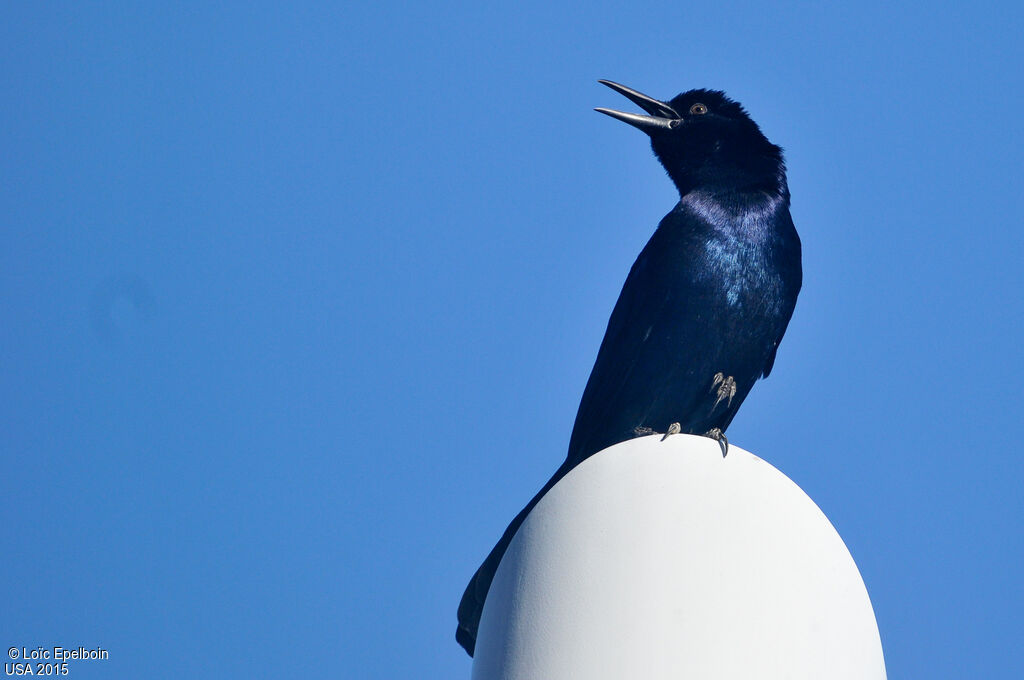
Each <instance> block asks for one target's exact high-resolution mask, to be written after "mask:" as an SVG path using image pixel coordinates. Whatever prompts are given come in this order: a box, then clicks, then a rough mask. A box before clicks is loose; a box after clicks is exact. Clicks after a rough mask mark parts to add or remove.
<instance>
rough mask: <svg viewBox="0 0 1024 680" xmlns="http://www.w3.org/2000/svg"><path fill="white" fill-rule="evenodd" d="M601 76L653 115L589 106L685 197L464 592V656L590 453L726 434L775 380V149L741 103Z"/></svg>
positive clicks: (786, 270) (784, 315) (788, 305)
mask: <svg viewBox="0 0 1024 680" xmlns="http://www.w3.org/2000/svg"><path fill="white" fill-rule="evenodd" d="M602 82H604V83H605V84H606V85H608V86H609V87H612V89H615V90H617V91H618V92H621V93H622V94H624V95H625V96H627V97H629V98H630V99H631V100H632V101H634V102H636V103H637V104H638V105H639V106H640V107H641V108H643V109H644V110H645V111H646V112H647V113H648V114H650V115H649V116H640V115H636V114H625V113H621V112H618V111H610V110H607V109H598V110H599V111H601V112H602V113H606V114H608V115H610V116H612V117H614V118H618V119H620V120H623V121H625V122H627V123H630V124H631V125H634V126H635V127H638V128H640V129H641V130H643V131H644V132H646V133H647V134H649V135H650V137H651V146H652V148H653V149H654V152H655V155H657V157H658V159H659V160H660V161H661V163H662V165H663V166H664V167H665V170H666V171H667V172H668V174H669V177H670V178H671V179H672V181H673V183H674V184H675V185H676V188H677V189H678V190H679V196H680V200H679V203H678V204H677V205H676V206H675V208H674V209H673V210H672V211H671V212H670V213H669V214H668V215H666V216H665V217H664V219H662V221H661V223H660V224H659V225H658V228H657V229H656V230H655V232H654V235H653V236H651V239H650V240H649V241H648V243H647V245H646V246H645V247H644V249H643V250H642V251H641V253H640V255H639V257H637V260H636V262H635V263H634V264H633V268H632V269H631V270H630V272H629V276H628V277H627V278H626V283H625V285H624V286H623V288H622V293H621V294H620V295H619V299H618V302H617V303H616V304H615V308H614V310H613V311H612V315H611V318H610V320H609V321H608V329H607V330H606V331H605V336H604V340H603V341H602V343H601V348H600V350H598V355H597V361H596V362H595V363H594V369H593V371H592V372H591V375H590V380H589V381H588V382H587V386H586V389H585V390H584V392H583V398H582V400H581V401H580V407H579V411H578V413H577V415H576V424H575V426H574V428H573V433H572V437H571V440H570V443H569V452H568V455H567V456H566V460H565V462H564V463H562V465H561V466H560V467H559V469H558V470H557V471H556V472H555V474H554V475H553V476H552V478H551V480H549V481H548V483H547V484H546V485H545V486H544V488H543V489H542V490H541V491H540V493H538V494H537V495H536V496H535V497H534V499H533V500H532V501H530V503H529V504H528V505H527V506H526V508H524V509H523V511H522V512H520V513H519V515H518V516H517V517H516V518H515V519H514V520H513V521H512V523H511V524H510V525H509V527H508V529H506V531H505V534H504V536H502V539H501V540H500V541H499V542H498V544H497V545H496V546H495V547H494V549H493V550H492V551H491V554H490V555H489V556H488V557H487V559H486V560H485V561H484V563H483V565H482V566H481V567H480V569H479V570H477V573H476V575H475V576H474V577H473V580H472V581H471V582H470V584H469V586H468V587H467V588H466V592H465V594H464V595H463V598H462V602H461V603H460V605H459V628H458V630H457V633H456V638H457V639H458V641H459V643H460V644H461V645H462V646H463V647H465V649H466V651H467V652H469V653H470V655H472V654H473V649H474V645H475V643H476V630H477V625H478V624H479V619H480V612H481V610H482V608H483V603H484V600H485V599H486V596H487V591H488V589H489V587H490V583H491V579H492V578H493V576H494V571H495V570H496V569H497V566H498V562H499V561H500V560H501V557H502V555H503V554H504V552H505V548H506V547H507V546H508V543H509V541H511V539H512V537H513V536H514V534H515V532H516V529H518V527H519V525H520V524H521V523H522V521H523V520H524V519H525V517H526V515H527V514H528V513H529V511H530V510H531V509H532V508H533V506H534V504H536V502H537V501H538V500H540V498H541V497H542V496H543V495H544V494H545V493H546V492H547V490H548V489H550V488H551V487H552V486H553V485H554V484H555V483H556V482H558V480H560V479H561V478H562V477H563V476H564V475H565V474H566V473H567V472H569V470H571V469H572V468H573V467H575V466H576V465H578V464H579V463H580V462H581V461H583V460H585V459H586V458H587V457H588V456H591V455H593V454H594V453H597V452H598V451H601V450H602V449H605V448H607V447H609V446H611V445H613V444H616V443H618V442H621V441H624V440H626V439H629V438H631V437H633V436H636V435H637V434H647V433H652V432H669V433H671V432H685V433H690V434H700V435H709V436H714V437H715V438H716V439H724V434H723V433H724V432H725V430H726V428H727V427H728V426H729V423H730V422H732V419H733V417H734V416H735V415H736V411H737V410H738V409H739V407H740V404H742V403H743V400H744V399H745V398H746V396H747V394H748V393H749V392H750V389H751V388H752V387H753V385H754V383H755V382H756V381H757V379H758V378H760V377H767V376H768V374H769V373H770V372H771V370H772V366H773V365H774V362H775V354H776V351H777V349H778V345H779V342H780V341H781V340H782V335H783V333H785V331H786V326H787V325H788V323H789V319H790V317H791V316H792V314H793V308H794V306H795V305H796V299H797V294H798V293H799V292H800V285H801V266H800V239H799V237H798V236H797V233H796V229H795V228H794V226H793V221H792V219H791V218H790V215H789V188H788V186H787V184H786V168H785V164H784V162H783V158H782V150H781V149H780V148H779V147H777V146H775V145H774V144H772V143H771V142H769V141H768V139H767V138H765V136H764V135H763V134H762V133H761V130H760V129H759V128H758V126H757V124H756V123H754V121H753V120H751V119H750V117H749V116H748V115H747V113H746V111H745V110H744V109H743V107H742V106H740V105H739V104H737V103H736V102H734V101H732V100H730V99H729V98H728V97H726V96H725V95H724V94H723V93H721V92H718V91H714V90H691V91H689V92H686V93H683V94H681V95H679V96H677V97H675V98H674V99H672V100H671V101H669V102H660V101H657V100H654V99H651V98H649V97H647V96H646V95H643V94H641V93H639V92H636V91H635V90H630V89H629V88H626V87H623V86H621V85H618V84H615V83H609V82H605V81H602ZM724 450H725V449H724V448H723V451H724Z"/></svg>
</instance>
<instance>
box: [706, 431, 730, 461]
mask: <svg viewBox="0 0 1024 680" xmlns="http://www.w3.org/2000/svg"><path fill="white" fill-rule="evenodd" d="M704 436H705V437H708V438H710V439H714V440H715V441H717V442H718V445H719V446H720V447H722V458H725V457H726V456H727V455H728V454H729V440H728V439H727V438H726V436H725V433H724V432H722V431H721V430H720V429H719V428H717V427H714V428H711V429H710V430H708V431H707V432H705V433H704Z"/></svg>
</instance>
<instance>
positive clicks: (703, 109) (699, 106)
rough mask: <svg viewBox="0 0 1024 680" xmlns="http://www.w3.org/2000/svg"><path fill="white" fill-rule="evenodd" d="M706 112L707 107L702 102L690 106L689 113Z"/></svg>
mask: <svg viewBox="0 0 1024 680" xmlns="http://www.w3.org/2000/svg"><path fill="white" fill-rule="evenodd" d="M707 112H708V107H706V106H704V105H703V104H694V105H693V106H691V107H690V113H693V114H697V115H701V114H705V113H707Z"/></svg>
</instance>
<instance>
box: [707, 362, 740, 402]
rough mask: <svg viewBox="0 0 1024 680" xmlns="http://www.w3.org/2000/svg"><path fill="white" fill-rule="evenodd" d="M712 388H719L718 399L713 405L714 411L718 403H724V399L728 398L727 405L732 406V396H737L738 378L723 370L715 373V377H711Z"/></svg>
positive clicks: (713, 389)
mask: <svg viewBox="0 0 1024 680" xmlns="http://www.w3.org/2000/svg"><path fill="white" fill-rule="evenodd" d="M711 390H712V391H715V390H717V397H718V398H717V399H715V405H714V406H712V407H711V410H712V411H714V410H715V409H716V408H718V405H719V404H721V403H722V400H723V399H727V400H728V401H727V402H726V405H727V406H732V398H733V397H735V396H736V379H735V378H733V377H732V376H731V375H725V374H724V373H722V372H721V371H719V372H718V373H715V377H714V378H712V379H711Z"/></svg>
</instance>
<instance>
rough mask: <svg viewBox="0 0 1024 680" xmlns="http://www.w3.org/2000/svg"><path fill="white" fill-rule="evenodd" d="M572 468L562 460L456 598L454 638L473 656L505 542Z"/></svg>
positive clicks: (507, 541) (506, 547)
mask: <svg viewBox="0 0 1024 680" xmlns="http://www.w3.org/2000/svg"><path fill="white" fill-rule="evenodd" d="M571 469H572V467H571V466H568V465H566V464H563V465H562V467H560V468H558V470H556V471H555V474H554V475H552V477H551V479H549V480H548V483H547V484H545V485H544V488H543V489H541V490H540V491H539V492H538V493H537V495H536V496H534V497H533V499H532V500H531V501H530V502H529V503H527V504H526V507H525V508H523V509H522V510H521V511H520V512H519V514H518V515H516V517H515V519H513V520H512V522H511V523H510V524H509V525H508V528H507V529H505V533H504V534H502V536H501V540H499V541H498V543H497V544H496V545H495V546H494V548H493V549H492V550H491V554H489V555H488V556H487V559H485V560H484V563H483V564H481V565H480V568H479V569H477V570H476V573H475V574H473V578H472V579H470V581H469V585H468V586H466V592H464V593H463V594H462V601H461V602H459V626H458V628H456V629H455V640H456V641H457V642H458V643H459V644H460V645H462V648H463V649H465V650H466V653H467V654H469V655H470V656H473V652H474V651H475V650H476V633H477V628H479V626H480V614H481V613H483V610H484V601H485V600H486V599H487V592H488V591H489V590H490V589H491V581H493V580H494V573H495V572H496V571H497V570H498V564H500V563H501V558H502V557H504V556H505V550H507V549H508V544H509V543H511V542H512V537H513V536H515V535H516V532H517V531H518V530H519V526H520V525H521V524H522V523H523V521H524V520H525V519H526V516H527V515H529V514H530V511H531V510H533V506H535V505H537V502H538V501H539V500H540V499H541V498H543V497H544V494H546V493H547V492H548V489H550V488H551V487H553V486H554V485H555V484H557V483H558V481H559V480H560V479H561V478H562V477H564V476H565V475H566V473H567V472H568V471H569V470H571Z"/></svg>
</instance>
